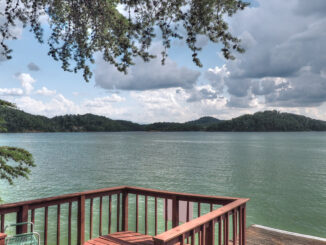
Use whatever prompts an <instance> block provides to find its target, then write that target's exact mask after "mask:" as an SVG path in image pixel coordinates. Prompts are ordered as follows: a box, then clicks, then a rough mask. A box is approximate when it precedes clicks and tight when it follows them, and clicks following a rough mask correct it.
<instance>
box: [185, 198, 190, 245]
mask: <svg viewBox="0 0 326 245" xmlns="http://www.w3.org/2000/svg"><path fill="white" fill-rule="evenodd" d="M189 212H190V210H189V201H187V217H186V221H187V222H188V221H189ZM187 243H188V244H189V237H187Z"/></svg>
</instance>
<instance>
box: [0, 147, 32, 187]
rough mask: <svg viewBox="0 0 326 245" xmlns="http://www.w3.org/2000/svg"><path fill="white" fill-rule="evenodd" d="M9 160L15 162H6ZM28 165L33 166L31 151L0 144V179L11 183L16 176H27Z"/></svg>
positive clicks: (28, 171)
mask: <svg viewBox="0 0 326 245" xmlns="http://www.w3.org/2000/svg"><path fill="white" fill-rule="evenodd" d="M11 161H13V162H15V163H17V164H16V165H15V164H8V162H11ZM30 167H35V164H34V160H33V156H32V154H31V153H29V152H28V151H26V150H24V149H21V148H17V147H9V146H0V179H5V180H7V181H8V182H9V184H11V185H12V184H13V180H14V179H16V178H18V177H25V178H28V174H29V173H30Z"/></svg>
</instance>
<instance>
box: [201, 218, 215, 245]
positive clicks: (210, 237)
mask: <svg viewBox="0 0 326 245" xmlns="http://www.w3.org/2000/svg"><path fill="white" fill-rule="evenodd" d="M214 225H215V222H214V220H212V221H211V222H209V224H208V225H207V226H206V227H204V229H206V230H205V234H203V235H205V237H203V238H202V239H203V241H205V245H214V240H215V236H214V235H215V229H214Z"/></svg>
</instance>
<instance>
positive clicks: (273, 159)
mask: <svg viewBox="0 0 326 245" xmlns="http://www.w3.org/2000/svg"><path fill="white" fill-rule="evenodd" d="M0 145H12V146H18V147H23V148H25V149H27V150H29V151H30V152H31V153H33V155H34V158H35V162H36V164H37V167H35V168H33V171H32V175H31V176H30V179H29V180H24V179H19V180H17V181H16V184H15V185H14V186H9V185H8V184H7V183H6V182H4V181H1V182H0V196H1V198H2V199H3V201H4V202H16V201H21V200H27V199H34V198H39V197H47V196H53V195H59V194H64V193H72V192H78V191H83V190H90V189H98V188H103V187H112V186H117V185H134V186H141V187H148V188H157V189H163V190H171V191H177V192H190V193H200V194H209V195H226V196H235V197H248V198H250V199H251V200H250V202H249V203H248V206H247V223H248V225H250V224H261V225H266V226H270V227H274V228H279V229H284V230H289V231H294V232H299V233H305V234H309V235H315V236H321V237H326V133H321V132H302V133H206V132H180V133H156V132H155V133H150V132H123V133H35V134H1V135H0Z"/></svg>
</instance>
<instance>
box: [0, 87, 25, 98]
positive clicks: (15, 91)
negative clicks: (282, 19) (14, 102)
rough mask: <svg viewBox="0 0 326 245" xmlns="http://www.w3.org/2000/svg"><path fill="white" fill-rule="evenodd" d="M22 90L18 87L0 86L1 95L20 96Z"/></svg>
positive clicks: (22, 92)
mask: <svg viewBox="0 0 326 245" xmlns="http://www.w3.org/2000/svg"><path fill="white" fill-rule="evenodd" d="M23 94H24V91H23V90H22V89H20V88H0V95H3V96H21V95H23Z"/></svg>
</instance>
